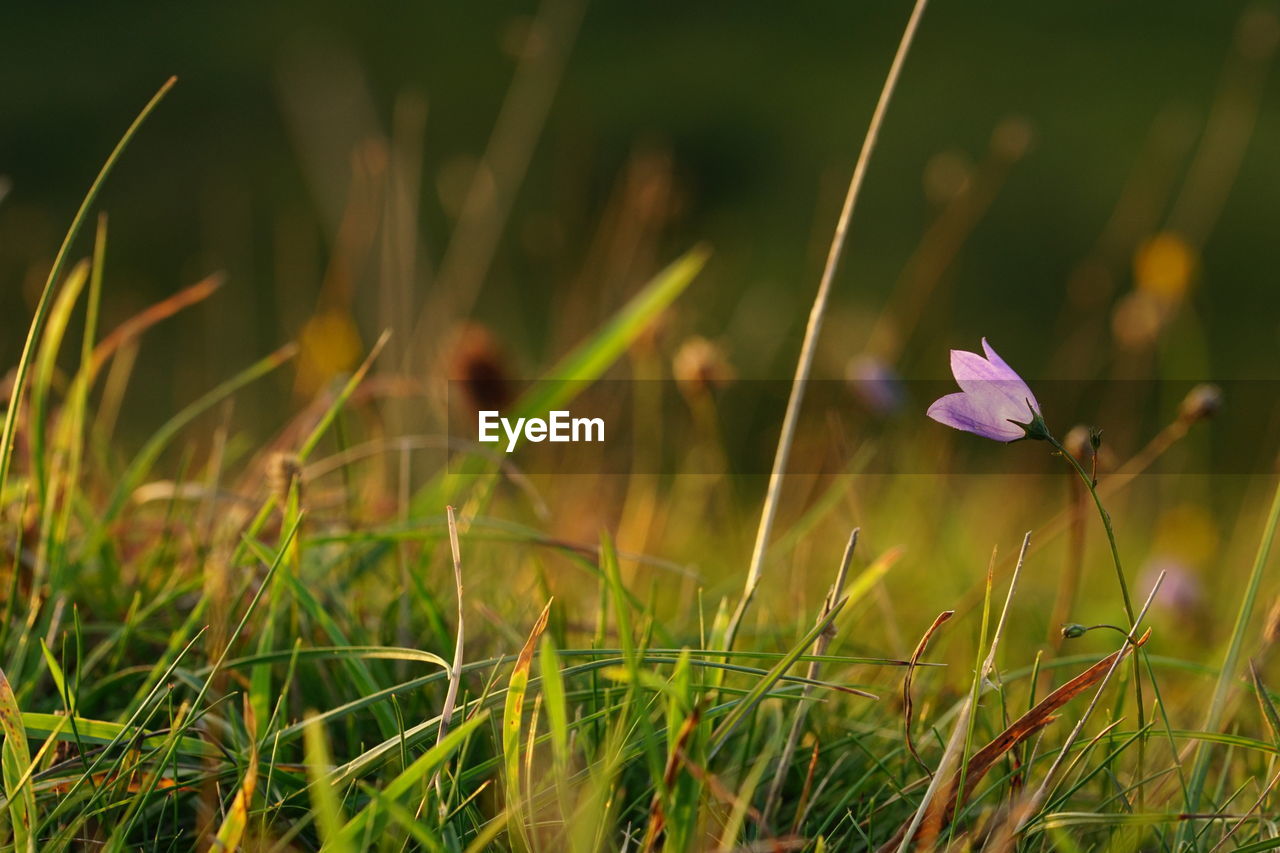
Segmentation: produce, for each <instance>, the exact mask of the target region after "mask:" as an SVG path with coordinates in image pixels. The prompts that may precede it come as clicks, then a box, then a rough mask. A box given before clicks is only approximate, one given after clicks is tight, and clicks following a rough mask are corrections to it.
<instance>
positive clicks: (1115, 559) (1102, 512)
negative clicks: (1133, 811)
mask: <svg viewBox="0 0 1280 853" xmlns="http://www.w3.org/2000/svg"><path fill="white" fill-rule="evenodd" d="M1045 440H1046V441H1048V442H1049V444H1050V445H1051V446H1052V447H1053V449H1054V450H1056V451H1058V454H1059V455H1060V456H1062V458H1063V459H1066V460H1067V461H1068V462H1070V463H1071V467H1072V468H1074V469H1075V472H1076V473H1077V474H1079V475H1080V480H1081V482H1083V483H1084V486H1085V488H1086V489H1088V490H1089V495H1090V496H1091V497H1092V498H1093V505H1094V506H1096V507H1097V508H1098V516H1099V517H1100V518H1101V519H1102V527H1103V529H1104V530H1106V532H1107V544H1108V545H1110V546H1111V562H1112V563H1113V564H1114V565H1115V569H1116V580H1117V581H1119V583H1120V596H1121V598H1122V599H1123V600H1124V612H1125V616H1126V617H1128V625H1129V631H1130V632H1131V634H1132V632H1136V631H1137V630H1138V619H1137V616H1136V615H1135V611H1134V609H1133V601H1132V599H1130V598H1129V584H1128V582H1127V581H1125V579H1124V566H1123V565H1121V563H1120V546H1119V545H1117V544H1116V531H1115V528H1114V527H1113V526H1112V525H1111V513H1109V512H1107V508H1106V507H1104V506H1103V505H1102V499H1101V498H1100V497H1098V483H1097V481H1096V480H1095V479H1094V478H1093V476H1092V475H1091V474H1090V473H1089V472H1088V471H1086V470H1084V466H1083V465H1081V464H1080V460H1079V459H1076V457H1075V455H1074V454H1072V453H1069V452H1068V451H1067V449H1066V448H1065V447H1063V446H1062V443H1061V442H1060V441H1058V440H1057V439H1056V438H1054V437H1053V436H1052V435H1050V434H1049V433H1048V431H1047V430H1046V431H1045ZM1135 651H1136V654H1134V656H1133V695H1134V699H1135V700H1136V704H1137V709H1138V730H1139V731H1142V732H1145V731H1146V727H1147V709H1146V702H1145V701H1144V700H1143V697H1142V667H1141V664H1140V663H1139V659H1140V658H1141V657H1142V649H1136V650H1135ZM1146 743H1147V738H1146V735H1145V734H1144V735H1143V736H1142V737H1140V738H1138V778H1139V779H1142V778H1143V777H1144V773H1143V768H1144V767H1145V766H1146V763H1147V760H1146V752H1147V750H1146ZM1138 805H1139V809H1138V810H1139V811H1141V810H1142V805H1143V788H1142V785H1141V783H1139V785H1138Z"/></svg>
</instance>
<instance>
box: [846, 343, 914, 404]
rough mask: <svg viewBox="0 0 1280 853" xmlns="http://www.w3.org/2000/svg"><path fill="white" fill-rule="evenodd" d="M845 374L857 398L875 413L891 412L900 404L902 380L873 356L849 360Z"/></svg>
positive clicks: (862, 356)
mask: <svg viewBox="0 0 1280 853" xmlns="http://www.w3.org/2000/svg"><path fill="white" fill-rule="evenodd" d="M845 375H846V377H847V378H848V380H849V385H850V386H851V387H852V388H853V392H854V393H855V394H857V395H858V399H860V400H862V402H863V403H864V404H865V405H866V406H867V408H869V409H871V411H873V412H875V413H876V414H879V415H888V414H892V413H893V412H895V411H897V410H898V408H899V407H901V406H902V381H901V380H900V379H899V378H898V374H897V373H895V372H894V370H893V368H892V367H890V366H889V365H887V364H885V363H884V362H883V361H881V360H880V359H878V358H876V357H875V356H873V355H860V356H858V357H857V358H855V359H854V360H853V361H851V362H849V367H848V370H847V371H846V373H845Z"/></svg>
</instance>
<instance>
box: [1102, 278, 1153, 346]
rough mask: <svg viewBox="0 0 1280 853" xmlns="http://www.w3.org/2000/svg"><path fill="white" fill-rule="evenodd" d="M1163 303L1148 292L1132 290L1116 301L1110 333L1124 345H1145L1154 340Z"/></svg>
mask: <svg viewBox="0 0 1280 853" xmlns="http://www.w3.org/2000/svg"><path fill="white" fill-rule="evenodd" d="M1166 315H1167V310H1166V306H1165V305H1164V304H1162V303H1161V302H1160V301H1159V300H1157V299H1155V298H1154V297H1152V296H1151V295H1150V294H1148V293H1144V292H1143V291H1141V290H1135V291H1133V292H1132V293H1129V294H1126V295H1125V296H1124V297H1122V298H1121V299H1120V301H1119V302H1117V303H1116V307H1115V310H1114V311H1113V312H1112V314H1111V333H1112V334H1113V335H1115V339H1116V343H1118V344H1120V346H1122V347H1124V348H1125V349H1130V350H1137V349H1145V348H1147V347H1149V346H1151V345H1152V344H1153V343H1155V341H1156V338H1158V337H1159V336H1160V330H1161V329H1162V328H1163V327H1164V323H1165V318H1166Z"/></svg>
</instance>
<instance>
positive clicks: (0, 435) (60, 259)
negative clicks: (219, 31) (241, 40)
mask: <svg viewBox="0 0 1280 853" xmlns="http://www.w3.org/2000/svg"><path fill="white" fill-rule="evenodd" d="M176 82H178V80H177V78H176V77H170V78H169V79H168V80H167V81H165V83H164V85H163V86H161V87H160V89H159V91H157V92H156V93H155V94H154V95H152V96H151V100H150V101H148V102H147V105H146V106H145V107H143V108H142V112H140V113H138V117H137V118H135V119H134V120H133V123H132V124H130V125H129V127H128V129H127V130H125V132H124V135H123V136H121V137H120V141H119V142H117V143H116V147H115V148H114V149H112V151H111V153H110V154H109V155H107V159H106V162H104V163H103V164H102V168H101V169H100V170H99V171H98V176H97V177H96V178H94V180H93V183H92V184H90V186H89V191H88V192H87V193H85V197H84V200H83V201H81V203H80V208H79V210H77V211H76V215H75V217H74V218H73V219H72V220H71V227H70V228H68V229H67V233H66V235H65V236H64V237H63V238H62V245H61V246H60V247H59V248H58V254H57V255H56V256H55V257H54V259H53V265H52V266H51V267H50V268H49V276H48V278H47V279H45V284H44V289H43V290H41V292H40V300H39V301H38V302H37V303H36V310H35V316H34V317H33V318H32V320H31V327H30V328H29V329H28V331H27V338H26V341H25V342H24V343H23V345H22V355H21V356H20V357H19V358H18V366H17V368H16V370H15V371H14V378H13V390H12V391H11V392H10V393H9V408H8V409H7V410H6V411H5V416H4V427H3V430H2V431H0V495H3V494H4V492H5V487H6V486H7V485H8V482H9V465H10V462H11V461H12V457H13V440H14V436H15V434H16V433H17V429H18V415H19V409H20V405H19V404H20V402H21V400H22V394H23V391H24V390H25V389H26V382H27V373H28V371H29V370H30V369H31V362H32V359H33V357H34V354H35V346H36V342H37V341H39V340H40V337H41V335H42V334H43V332H44V326H45V322H46V321H47V319H48V315H49V310H50V300H51V298H52V295H53V291H54V287H55V285H56V284H57V283H58V281H59V280H60V279H61V278H62V273H63V270H64V268H65V267H66V264H67V262H68V259H69V257H70V254H71V245H72V243H74V242H75V239H76V237H77V236H79V234H80V229H81V227H82V226H83V225H84V221H85V219H86V218H87V217H88V215H89V210H90V209H91V208H92V207H93V204H94V202H95V201H97V198H98V192H99V190H101V189H102V185H103V184H104V183H105V182H106V179H107V176H108V175H109V174H111V170H112V168H114V167H115V165H116V162H117V161H118V160H119V159H120V155H121V154H123V153H124V150H125V149H126V148H128V147H129V142H130V140H132V139H133V137H134V134H136V133H137V132H138V128H140V127H141V126H142V124H143V122H145V121H146V120H147V116H149V115H151V112H152V111H153V110H154V109H155V108H156V106H158V105H159V103H160V101H161V100H162V99H163V98H164V96H165V95H166V94H168V92H169V90H170V89H172V88H173V85H174V84H175V83H176Z"/></svg>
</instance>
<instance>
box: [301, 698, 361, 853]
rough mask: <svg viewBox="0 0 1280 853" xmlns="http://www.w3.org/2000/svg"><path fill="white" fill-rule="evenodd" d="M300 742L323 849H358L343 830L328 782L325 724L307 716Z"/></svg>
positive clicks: (347, 852) (329, 765)
mask: <svg viewBox="0 0 1280 853" xmlns="http://www.w3.org/2000/svg"><path fill="white" fill-rule="evenodd" d="M302 739H303V743H304V744H305V746H306V755H307V780H308V785H307V792H308V793H309V794H310V796H311V807H312V809H313V810H314V812H315V817H316V825H317V826H318V827H319V828H320V840H321V842H322V843H323V845H324V846H323V847H322V849H323V850H328V851H330V852H331V853H352V851H355V850H356V849H357V848H356V847H355V846H353V845H352V844H351V836H350V835H348V834H346V833H344V832H343V827H344V826H345V825H346V822H347V821H346V818H345V817H344V816H343V814H342V804H341V803H339V802H338V794H337V792H336V791H334V789H333V785H331V784H330V783H329V770H330V769H331V768H332V766H333V762H332V761H331V760H330V758H329V739H328V737H327V736H326V735H325V732H324V724H322V723H321V722H319V721H318V720H316V719H315V718H314V717H310V718H308V720H307V725H306V727H305V728H304V729H303V735H302Z"/></svg>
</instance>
